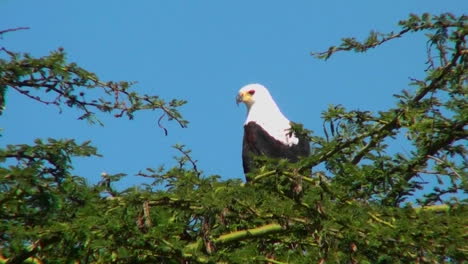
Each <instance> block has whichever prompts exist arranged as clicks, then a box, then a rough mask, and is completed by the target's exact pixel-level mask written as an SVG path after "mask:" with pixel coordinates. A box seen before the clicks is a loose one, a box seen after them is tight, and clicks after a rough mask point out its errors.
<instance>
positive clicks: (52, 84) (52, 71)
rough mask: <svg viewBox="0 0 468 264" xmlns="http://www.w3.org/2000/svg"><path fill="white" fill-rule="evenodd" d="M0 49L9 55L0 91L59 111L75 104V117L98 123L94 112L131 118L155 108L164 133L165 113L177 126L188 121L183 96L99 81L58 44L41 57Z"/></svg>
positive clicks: (0, 72)
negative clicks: (10, 91)
mask: <svg viewBox="0 0 468 264" xmlns="http://www.w3.org/2000/svg"><path fill="white" fill-rule="evenodd" d="M1 51H3V52H4V54H6V55H7V57H8V58H9V60H5V59H0V88H1V89H2V90H3V91H5V90H6V89H7V88H11V89H13V90H15V91H17V92H19V93H20V94H22V95H25V96H27V97H29V98H31V99H33V100H35V101H37V102H40V103H42V104H46V105H55V106H57V107H58V108H59V110H60V111H62V107H63V106H66V107H69V108H76V109H78V110H80V111H81V112H82V114H81V115H80V116H79V118H78V119H85V120H88V121H89V122H91V123H94V122H98V123H99V124H102V123H101V122H100V121H99V119H97V118H96V116H95V114H96V112H103V113H113V115H114V117H122V116H124V115H126V116H127V117H128V118H129V119H133V118H134V113H135V112H137V111H140V110H155V109H159V110H161V111H162V112H163V115H162V116H161V118H159V119H158V121H157V122H158V125H159V126H160V127H162V128H163V129H164V130H165V133H166V134H167V130H166V129H165V128H164V127H163V126H162V124H161V119H162V118H163V117H165V116H166V117H168V119H169V120H175V121H176V122H177V123H178V124H179V125H180V126H181V127H186V126H187V124H188V122H187V121H186V120H184V119H183V118H182V116H181V114H180V113H179V111H178V108H179V107H181V106H182V105H184V104H185V103H186V101H185V100H176V99H173V100H171V101H169V102H166V101H164V100H163V99H161V98H159V96H155V95H147V94H144V95H140V94H138V93H136V92H133V91H131V87H132V86H133V85H134V83H131V82H125V81H121V82H112V81H110V82H103V81H101V80H100V79H99V78H98V77H97V76H96V74H94V73H92V72H89V71H87V70H85V69H83V68H81V67H79V66H78V65H77V64H75V63H67V62H66V54H65V52H64V50H63V49H62V48H60V49H58V50H57V51H54V52H52V53H51V54H50V55H49V56H45V57H41V58H33V57H31V56H30V55H29V54H20V53H15V52H12V51H9V50H7V49H6V48H4V47H2V48H1V49H0V52H1ZM3 97H4V96H3ZM3 97H2V98H3ZM3 103H4V100H3Z"/></svg>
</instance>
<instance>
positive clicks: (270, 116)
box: [245, 105, 299, 146]
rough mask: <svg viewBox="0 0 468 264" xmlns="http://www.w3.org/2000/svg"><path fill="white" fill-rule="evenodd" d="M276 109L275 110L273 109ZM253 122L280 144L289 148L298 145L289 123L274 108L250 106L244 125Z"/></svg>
mask: <svg viewBox="0 0 468 264" xmlns="http://www.w3.org/2000/svg"><path fill="white" fill-rule="evenodd" d="M275 108H276V109H275ZM252 121H253V122H255V123H257V124H258V125H260V126H261V127H262V128H263V129H264V130H265V131H266V132H267V133H268V134H269V135H270V136H272V137H273V138H274V139H276V140H278V141H280V142H281V143H283V144H285V145H288V146H291V145H296V144H298V143H299V139H298V138H297V137H296V136H295V135H294V133H291V122H290V121H289V120H288V119H287V118H286V117H285V116H284V115H283V114H282V113H281V112H280V111H279V109H278V108H277V107H276V105H275V107H263V108H260V107H255V106H252V107H251V108H250V109H249V112H248V114H247V119H246V121H245V124H248V123H249V122H252Z"/></svg>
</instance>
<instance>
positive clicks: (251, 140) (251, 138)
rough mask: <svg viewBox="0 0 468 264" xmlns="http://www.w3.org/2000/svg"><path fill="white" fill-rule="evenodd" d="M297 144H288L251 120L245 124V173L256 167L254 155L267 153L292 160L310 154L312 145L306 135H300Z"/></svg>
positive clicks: (243, 149)
mask: <svg viewBox="0 0 468 264" xmlns="http://www.w3.org/2000/svg"><path fill="white" fill-rule="evenodd" d="M298 138H299V142H298V144H296V145H292V146H288V145H285V144H283V143H282V142H280V141H278V140H276V139H274V138H273V137H272V136H270V135H269V134H268V133H267V132H266V131H265V130H264V129H263V128H262V127H261V126H260V125H258V124H257V123H255V122H249V123H247V124H246V125H244V139H243V145H242V163H243V167H244V173H248V172H250V171H252V170H253V169H254V162H253V157H254V156H258V155H265V156H267V157H270V158H283V159H288V160H289V161H291V162H296V161H298V159H299V157H305V156H308V155H309V154H310V145H309V141H308V139H307V137H306V136H299V137H298Z"/></svg>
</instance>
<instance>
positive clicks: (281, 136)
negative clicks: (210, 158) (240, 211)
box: [236, 84, 310, 181]
mask: <svg viewBox="0 0 468 264" xmlns="http://www.w3.org/2000/svg"><path fill="white" fill-rule="evenodd" d="M236 102H237V104H239V103H244V104H245V105H246V107H247V119H246V120H245V123H244V137H243V143H242V165H243V168H244V173H245V174H246V175H247V173H249V172H251V171H253V170H254V169H255V167H254V165H255V164H254V157H255V156H259V155H260V156H261V155H264V156H266V157H269V158H276V159H287V160H288V161H290V162H297V161H298V160H299V158H300V157H306V156H309V154H310V145H309V140H308V137H307V135H305V134H296V133H295V132H294V131H293V130H292V125H293V124H294V123H292V122H291V121H289V120H288V119H287V118H286V117H285V116H284V115H283V113H281V110H280V109H279V108H278V106H277V105H276V103H275V101H274V100H273V97H272V96H271V95H270V92H269V91H268V89H267V88H266V87H265V86H263V85H261V84H248V85H246V86H244V87H242V88H241V89H240V90H239V92H238V94H237V98H236ZM247 181H249V179H248V178H247Z"/></svg>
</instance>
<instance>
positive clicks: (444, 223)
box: [0, 14, 468, 263]
mask: <svg viewBox="0 0 468 264" xmlns="http://www.w3.org/2000/svg"><path fill="white" fill-rule="evenodd" d="M466 22H467V17H466V16H459V17H456V16H454V15H451V14H442V15H439V16H431V15H428V14H423V15H421V16H417V15H411V16H410V17H409V18H408V19H407V20H404V21H401V22H400V23H399V26H400V27H401V30H400V31H399V32H397V33H393V32H391V33H388V34H382V33H377V32H371V33H370V35H369V37H368V38H367V39H366V40H364V41H362V42H360V41H357V40H356V39H354V38H345V39H343V41H342V43H341V44H340V45H339V46H336V47H331V48H329V49H328V51H326V52H323V53H316V54H314V55H315V56H316V57H318V58H322V59H328V58H329V57H330V56H332V55H334V54H335V53H337V52H341V51H350V50H352V51H357V52H365V51H367V50H369V49H372V48H377V47H378V46H379V45H381V44H382V43H384V42H388V41H391V40H392V39H395V38H400V37H405V36H406V35H408V34H412V33H415V32H425V33H426V36H427V38H428V41H427V43H425V44H426V45H425V46H423V47H424V48H427V62H428V64H427V65H428V68H427V71H426V73H427V75H426V77H425V78H424V79H421V80H413V81H412V82H411V83H410V85H411V86H412V87H411V88H409V89H408V90H405V91H402V92H401V93H400V94H399V95H396V97H397V98H398V103H397V104H396V105H395V106H394V107H393V108H391V109H388V110H386V111H381V112H379V113H372V112H369V111H356V110H346V109H345V108H344V107H342V106H333V107H330V108H329V109H328V110H327V111H325V112H324V113H323V120H324V130H325V137H319V136H316V135H313V134H311V135H310V140H311V143H312V147H313V148H312V153H311V155H310V156H309V157H306V158H304V159H303V160H301V161H300V162H298V163H295V164H289V163H287V162H286V161H283V160H280V161H277V160H270V159H267V158H264V157H259V158H258V160H257V162H258V166H257V167H259V169H258V170H257V171H255V172H253V173H252V175H250V176H251V178H252V179H253V180H252V181H251V182H249V183H248V184H244V183H242V182H241V181H240V180H226V181H222V180H220V179H219V177H216V176H207V175H203V174H202V173H201V171H199V170H198V168H197V164H196V162H195V161H194V159H193V158H192V157H191V155H190V151H189V150H187V149H185V148H184V147H183V146H176V148H177V149H178V150H179V151H180V157H179V158H177V162H178V164H177V166H175V167H173V168H171V169H167V170H166V169H163V168H158V169H146V170H142V171H141V172H140V173H139V176H141V177H148V178H150V179H152V183H151V184H146V185H141V186H139V188H131V189H128V190H123V191H120V190H116V189H114V188H113V187H112V185H113V184H112V183H113V182H115V181H118V180H119V179H120V178H121V177H123V175H121V174H117V175H103V179H102V181H101V182H100V183H99V184H96V185H88V184H86V183H85V181H84V179H83V178H82V177H79V176H74V175H72V173H71V169H72V164H71V162H70V160H71V158H72V157H75V156H97V152H96V149H95V148H94V147H92V146H90V144H89V142H85V143H82V144H77V143H76V142H75V141H73V140H53V139H49V140H47V141H44V140H39V139H38V140H37V141H36V142H35V144H34V145H25V144H22V145H9V146H7V147H6V148H4V149H2V150H1V151H0V159H1V162H3V164H13V165H10V166H6V165H4V166H2V167H1V168H0V190H1V192H0V203H1V209H0V254H1V258H2V259H3V261H4V262H6V263H22V262H23V261H30V262H38V263H40V262H44V263H67V262H73V261H74V262H75V263H343V262H344V263H413V262H416V263H426V262H427V263H443V262H449V263H457V262H459V263H461V262H463V261H464V260H466V258H467V250H468V248H467V245H466V242H465V241H466V240H467V234H466V229H465V228H466V226H467V224H468V221H467V220H466V219H468V215H467V211H466V200H461V199H460V197H462V196H461V195H460V194H461V193H462V192H465V193H466V191H467V173H466V171H467V158H466V147H465V145H466V139H467V136H468V133H467V131H466V130H465V126H466V125H467V123H468V108H467V107H466V106H467V103H466V98H467V92H468V89H467V88H468V87H467V76H468V74H467V73H468V67H467V62H468V50H467V47H466V35H467V31H468V30H467V24H466ZM2 51H3V52H4V54H5V55H7V57H8V59H2V60H1V61H0V91H2V95H1V97H0V98H1V99H2V100H1V101H2V102H4V100H3V98H4V95H3V94H4V93H5V91H7V92H14V91H16V92H19V93H21V94H24V95H26V96H28V97H30V98H31V99H33V100H35V101H39V102H41V103H45V104H52V105H56V106H59V107H65V106H68V107H73V108H77V109H79V110H81V111H82V113H83V115H82V116H81V117H80V118H81V119H88V120H91V121H92V120H96V119H95V116H94V112H96V111H97V112H105V113H107V112H109V113H112V112H114V114H115V116H116V117H120V116H122V115H124V114H126V115H127V116H128V117H129V118H132V117H133V116H132V113H134V112H135V111H139V110H145V109H160V110H161V111H163V113H164V115H165V116H168V117H169V118H170V119H173V120H175V121H176V122H179V123H180V124H181V125H182V126H185V125H186V121H185V120H183V118H182V116H181V115H180V114H179V112H178V110H177V109H178V107H179V106H181V105H182V104H184V103H185V102H184V101H180V100H172V101H170V102H165V101H164V100H162V99H160V98H159V97H157V96H148V95H139V94H138V93H136V92H130V89H131V86H132V85H131V84H130V83H127V82H119V83H116V82H102V81H100V80H99V79H98V77H97V76H96V75H95V74H93V73H90V72H88V71H86V70H84V69H82V68H80V67H79V66H77V65H76V64H68V63H66V62H65V57H64V55H65V54H64V52H63V50H58V51H55V52H53V53H52V54H51V55H49V56H46V57H43V58H32V57H31V56H29V55H27V54H19V53H16V52H12V51H9V50H8V49H6V48H2ZM89 89H98V90H102V91H103V92H104V97H103V98H98V99H94V98H88V97H86V96H87V95H86V92H87V90H89ZM295 129H298V130H302V129H301V128H300V127H297V128H295ZM402 133H404V135H405V136H406V137H407V140H408V143H409V144H412V146H413V147H414V150H413V151H411V153H407V154H402V153H394V152H391V151H389V150H388V145H387V144H388V142H391V141H389V139H392V138H394V137H397V136H401V134H402ZM319 165H324V166H320V168H324V169H323V170H319V169H318V168H319ZM309 167H312V171H313V173H312V176H309V175H301V172H303V171H304V168H309ZM428 177H432V178H434V179H437V180H439V181H440V184H439V185H438V186H436V187H434V188H433V189H429V190H428V188H427V186H426V185H427V182H425V180H424V179H427V178H428ZM298 181H299V182H302V186H303V189H302V194H301V196H300V197H297V196H295V197H292V196H291V195H290V194H289V192H288V190H290V188H291V186H290V185H292V184H297V182H298ZM431 181H432V180H431ZM419 190H425V192H426V193H425V195H424V196H422V197H421V198H418V199H417V200H415V202H414V204H412V203H409V202H408V199H410V198H412V197H414V196H415V194H416V193H417V192H418V191H419Z"/></svg>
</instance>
